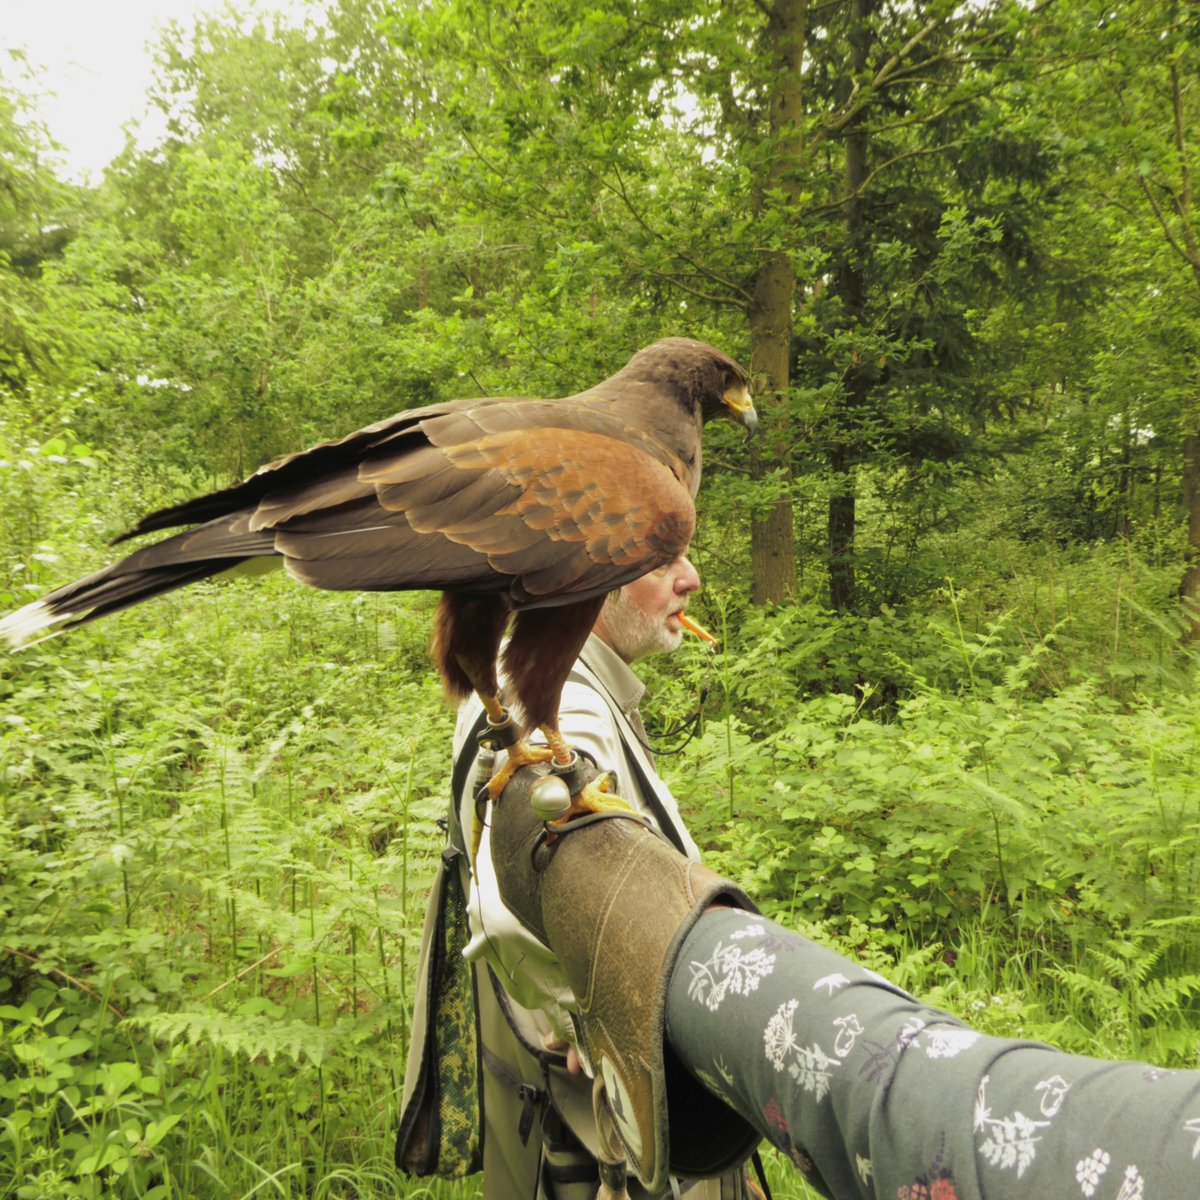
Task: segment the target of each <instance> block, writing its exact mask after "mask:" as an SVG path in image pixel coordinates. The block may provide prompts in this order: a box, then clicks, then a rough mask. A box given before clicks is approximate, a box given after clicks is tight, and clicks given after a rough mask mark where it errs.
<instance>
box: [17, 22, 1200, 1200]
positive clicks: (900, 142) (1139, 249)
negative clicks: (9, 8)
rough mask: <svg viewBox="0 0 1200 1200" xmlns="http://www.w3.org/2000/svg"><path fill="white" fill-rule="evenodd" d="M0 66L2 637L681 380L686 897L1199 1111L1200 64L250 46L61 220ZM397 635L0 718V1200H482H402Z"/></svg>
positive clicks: (426, 681)
mask: <svg viewBox="0 0 1200 1200" xmlns="http://www.w3.org/2000/svg"><path fill="white" fill-rule="evenodd" d="M0 68H2V70H3V72H4V75H3V82H2V84H0V608H4V609H7V608H10V607H14V606H17V605H19V604H21V603H23V602H25V601H27V600H28V599H30V598H32V597H34V596H37V595H38V594H40V593H41V592H43V591H44V590H46V589H47V588H49V587H51V586H53V585H55V584H58V583H61V582H63V581H65V580H68V579H70V578H73V577H74V576H76V575H79V574H82V573H85V572H87V571H90V570H92V569H94V568H95V567H96V566H97V565H99V564H100V563H101V562H103V561H105V559H106V556H107V555H108V554H109V553H110V552H109V551H108V550H106V548H105V543H106V541H107V540H108V539H109V538H111V537H112V536H114V535H115V534H117V533H118V532H120V531H121V530H123V529H124V528H127V527H128V526H129V525H130V524H131V523H132V521H133V520H134V519H135V518H136V517H137V516H138V515H140V514H141V513H143V512H144V511H146V510H148V509H150V508H153V507H156V506H160V505H163V504H165V503H169V502H171V501H173V500H175V499H178V498H180V497H181V496H183V495H186V494H189V493H193V492H195V491H197V490H200V489H204V488H207V487H210V486H214V485H220V484H223V483H226V482H228V481H230V480H232V479H234V478H235V477H238V476H240V475H242V474H244V473H246V472H248V471H249V470H251V469H253V468H254V467H255V466H257V465H258V464H259V463H260V462H262V461H264V460H266V459H267V458H269V457H271V456H274V455H278V454H281V453H285V452H287V451H290V450H294V449H297V448H300V447H302V446H305V445H307V444H309V443H311V442H313V441H317V440H323V439H326V438H330V437H334V436H338V435H340V434H342V433H344V432H347V431H349V430H351V429H353V428H356V427H357V426H359V425H361V424H364V423H366V422H368V421H372V420H375V419H378V418H380V417H382V416H385V415H387V414H389V413H391V412H394V411H396V410H398V409H400V408H404V407H410V406H414V405H417V404H422V403H426V402H429V401H431V400H436V399H442V398H450V397H457V396H466V395H487V394H497V393H500V394H505V393H507V394H531V395H558V394H567V393H570V392H573V391H576V390H578V389H579V388H582V387H584V386H587V385H589V384H591V383H593V382H595V381H597V380H598V379H600V378H603V377H604V376H605V375H606V374H608V373H610V372H611V371H612V370H614V369H615V368H617V367H618V366H620V365H621V364H622V363H623V362H624V361H625V360H626V359H627V358H628V356H629V355H630V354H631V353H632V351H633V350H634V349H636V348H638V347H640V346H642V345H645V344H648V343H649V342H651V341H654V340H655V339H656V338H658V337H661V336H664V335H673V334H685V335H690V336H694V337H699V338H702V339H704V340H708V341H711V342H714V343H716V344H717V345H719V346H721V347H722V348H723V349H725V350H727V351H728V352H730V353H731V354H733V355H734V356H735V357H737V358H739V359H740V360H742V361H743V362H744V363H746V364H748V365H749V367H750V368H751V370H752V372H753V374H754V379H755V392H756V398H757V400H758V403H759V407H760V411H761V414H762V426H763V427H762V430H761V432H760V436H759V438H758V439H757V440H756V441H755V443H753V445H752V447H751V448H749V449H748V448H746V447H744V446H743V445H742V444H741V442H740V441H739V440H738V439H737V438H736V437H735V436H732V435H730V434H728V433H726V432H725V431H722V430H720V429H717V428H715V427H714V428H713V429H711V430H710V433H709V444H708V450H707V452H706V454H707V459H706V476H705V482H704V487H703V490H702V493H701V497H700V502H699V508H700V526H699V532H698V535H697V540H696V544H695V549H694V555H693V557H694V558H695V560H696V562H697V564H698V565H699V567H700V569H701V571H702V572H703V574H704V577H705V582H706V586H705V591H704V592H703V593H702V595H701V597H700V598H699V599H698V601H697V603H696V605H695V611H697V613H698V615H699V616H700V617H701V619H705V620H706V621H707V623H709V624H710V625H712V626H713V627H715V628H716V629H717V631H718V632H719V633H720V635H721V640H722V645H723V650H722V652H721V653H720V654H718V655H709V654H707V653H706V652H705V651H703V650H702V649H700V648H699V646H692V647H689V648H686V649H685V650H683V651H681V652H680V654H679V655H677V656H676V657H675V658H674V659H672V660H671V662H670V664H665V663H664V664H660V665H658V666H657V667H652V668H651V669H650V673H651V675H652V678H651V695H652V704H651V711H649V712H648V713H647V716H648V717H649V718H650V723H651V725H652V727H653V730H654V731H655V737H656V740H657V742H658V744H659V745H660V747H661V748H662V749H663V750H664V751H669V750H672V749H674V750H677V752H676V753H663V754H662V756H661V758H660V763H661V765H662V768H663V770H664V774H665V775H666V776H667V778H668V780H669V781H670V783H671V785H672V787H673V789H674V791H675V792H676V794H677V795H678V796H679V798H680V800H681V803H682V807H683V809H684V811H685V813H686V815H687V818H688V820H689V822H690V824H691V827H692V829H693V831H694V832H695V834H696V836H697V839H698V841H699V842H700V843H701V844H702V846H703V847H704V848H705V853H706V856H707V858H708V860H709V861H710V862H711V863H712V864H713V865H714V866H715V867H717V868H718V869H720V870H723V871H725V872H727V873H728V874H730V875H731V876H733V877H734V878H736V879H737V880H739V881H740V882H741V883H742V884H743V885H744V886H745V887H747V888H748V890H749V891H750V892H751V893H752V894H753V895H754V896H756V897H757V898H758V900H759V901H760V902H761V903H762V905H763V906H764V908H765V909H766V910H767V911H768V912H769V913H771V914H772V915H773V916H776V917H778V918H779V919H781V920H783V921H785V922H787V923H789V924H791V925H793V926H796V927H798V928H802V929H805V930H809V931H811V932H813V933H815V934H816V935H817V936H820V937H822V938H824V939H825V940H827V941H829V942H831V943H833V944H835V945H837V946H839V947H840V948H842V949H844V950H846V951H847V952H849V953H851V954H853V955H855V956H856V957H858V958H859V959H860V960H862V961H864V962H866V963H868V964H870V965H872V966H874V967H876V968H878V969H879V970H882V971H885V972H886V973H887V974H889V975H890V976H891V977H892V978H893V979H896V980H897V981H898V982H900V983H901V984H903V985H905V986H907V987H910V988H912V989H915V990H917V991H919V992H920V993H922V994H923V995H925V996H927V997H929V998H930V999H931V1000H932V1001H933V1002H934V1003H935V1004H938V1005H941V1006H943V1007H946V1008H948V1009H950V1010H952V1011H955V1012H958V1013H961V1014H963V1015H965V1016H966V1017H967V1018H968V1019H969V1020H971V1021H972V1022H973V1023H974V1024H976V1025H977V1026H978V1027H980V1028H982V1029H984V1030H986V1031H988V1032H993V1033H998V1034H1004V1035H1021V1036H1029V1037H1037V1038H1044V1039H1046V1040H1049V1041H1053V1042H1055V1043H1057V1044H1059V1045H1062V1046H1064V1047H1066V1048H1067V1049H1070V1050H1073V1051H1079V1052H1086V1053H1092V1054H1100V1055H1110V1056H1133V1057H1140V1058H1144V1059H1148V1060H1150V1061H1153V1062H1155V1063H1158V1064H1160V1065H1164V1066H1191V1067H1198V1066H1200V1026H1198V1022H1197V1017H1198V1016H1200V1001H1198V999H1197V997H1198V993H1200V937H1198V930H1197V922H1198V921H1200V918H1198V917H1197V914H1196V912H1195V904H1194V901H1195V897H1196V894H1197V883H1198V872H1200V823H1198V822H1200V789H1198V788H1197V786H1196V771H1197V761H1198V752H1200V699H1198V698H1197V694H1196V669H1197V661H1196V649H1195V647H1196V645H1197V637H1196V635H1197V632H1198V631H1200V622H1198V620H1197V612H1198V609H1197V605H1196V598H1197V592H1198V591H1200V451H1198V447H1200V440H1198V439H1200V213H1198V212H1197V209H1196V180H1197V171H1198V169H1200V162H1198V161H1197V155H1198V151H1197V148H1196V147H1197V146H1198V145H1200V9H1197V7H1196V6H1194V5H1191V4H1187V3H1174V2H1171V0H1141V2H1139V3H1137V4H1119V3H1098V2H1093V0H1056V2H1055V0H1025V2H1010V0H975V2H973V3H968V4H958V3H946V2H943V0H935V2H933V3H925V4H917V5H914V4H910V3H893V2H890V0H728V2H726V3H717V2H716V0H611V2H610V3H607V4H605V5H603V6H599V5H592V4H590V3H586V2H580V0H575V2H572V3H564V2H562V0H524V2H520V3H517V2H514V3H511V4H507V5H496V4H495V3H488V2H485V0H423V2H421V3H417V2H415V0H414V2H412V3H394V4H388V3H385V2H384V0H342V2H341V3H339V4H337V5H335V6H332V7H330V8H329V9H328V11H327V12H325V13H324V15H323V16H321V17H314V19H313V20H311V21H310V22H309V23H308V24H307V25H305V26H303V27H301V28H297V27H294V26H292V25H290V24H288V23H286V22H283V21H280V20H278V19H276V18H273V17H271V16H269V15H264V14H262V13H258V14H255V13H250V14H247V13H246V12H245V11H243V10H241V9H239V10H237V11H234V10H232V9H230V10H227V11H226V12H225V13H224V14H223V15H220V16H216V17H211V18H204V19H202V20H201V21H199V23H197V24H196V25H195V26H194V27H189V28H184V27H180V26H171V27H169V28H168V29H167V30H166V32H165V34H164V35H163V37H162V40H161V44H160V46H159V49H158V53H157V74H156V80H155V83H154V86H153V90H152V93H151V99H152V101H153V103H154V104H155V105H157V106H158V107H159V108H161V110H162V111H163V112H164V113H165V114H166V117H167V130H168V132H167V134H166V136H165V137H164V138H163V139H162V140H161V142H160V143H158V144H155V145H153V146H150V147H144V148H139V147H138V146H137V145H136V144H134V143H133V142H132V141H131V142H130V143H129V145H128V146H127V148H126V150H125V152H124V153H123V154H121V155H120V156H119V157H118V158H117V159H116V160H115V161H114V162H113V163H112V164H111V166H110V167H109V168H108V170H107V171H106V172H105V174H104V177H103V180H102V182H100V183H99V184H98V185H97V186H94V187H79V186H73V185H69V184H67V183H65V182H64V181H63V179H62V178H61V177H60V176H59V175H58V174H57V173H56V167H55V161H56V160H55V158H54V152H53V147H52V146H51V145H49V144H48V140H47V137H46V135H45V133H44V131H43V130H42V128H41V126H40V125H39V123H38V119H37V112H36V109H34V108H32V107H31V105H30V102H29V101H28V100H26V99H25V97H26V95H27V94H28V93H29V91H30V87H31V83H32V84H33V85H36V81H35V80H34V81H31V80H30V79H29V77H28V73H27V68H26V67H25V65H24V64H23V62H22V61H21V60H20V58H13V59H11V60H10V61H6V62H4V63H3V64H0ZM430 612H431V600H430V598H429V597H425V596H421V595H416V596H410V597H403V596H401V597H397V596H378V595H348V596H340V595H329V594H318V593H315V592H312V591H310V590H307V589H302V588H297V587H294V586H290V585H289V584H288V583H287V581H286V580H285V579H281V578H279V577H277V576H272V577H269V578H265V579H263V580H261V581H254V582H241V583H220V582H218V583H211V584H202V585H198V586H196V587H193V588H189V589H187V590H186V591H185V592H183V593H180V594H178V595H176V596H172V597H169V598H166V599H164V600H161V601H157V602H155V603H154V604H153V605H149V606H147V607H146V608H145V609H136V610H132V611H130V612H128V613H125V614H122V615H121V616H119V617H117V618H114V619H112V620H108V621H105V622H101V623H99V624H98V625H97V626H92V627H89V628H88V629H86V630H82V631H79V632H77V633H75V634H72V635H70V636H68V637H66V638H63V639H59V640H56V641H52V642H49V643H46V644H43V645H40V646H38V647H37V648H35V649H33V650H30V651H27V652H25V653H23V654H21V655H18V656H15V657H12V658H10V659H6V660H5V661H4V663H3V664H0V698H2V700H3V716H2V723H0V781H2V782H0V806H2V814H3V815H2V818H0V864H2V866H0V1031H2V1032H0V1195H2V1196H5V1197H7V1196H17V1197H22V1198H25V1200H32V1198H37V1197H46V1198H49V1197H61V1196H88V1197H92V1196H106V1197H107V1196H120V1197H126V1196H128V1197H144V1198H146V1200H152V1198H159V1197H177V1196H178V1197H185V1196H204V1197H208V1196H213V1197H217V1196H222V1197H223V1196H237V1197H249V1196H252V1195H260V1194H261V1195H263V1196H295V1197H301V1196H305V1197H309V1196H312V1197H325V1196H397V1195H400V1196H436V1197H455V1198H457V1197H466V1196H470V1195H473V1194H474V1193H475V1190H476V1189H475V1182H473V1181H467V1182H466V1183H463V1184H435V1185H434V1186H432V1187H427V1186H426V1185H424V1184H420V1185H418V1184H413V1183H410V1182H406V1181H403V1180H401V1179H400V1178H399V1177H398V1176H397V1175H396V1174H395V1172H394V1170H393V1169H392V1166H391V1139H392V1136H393V1132H394V1128H395V1124H396V1117H397V1112H396V1108H397V1098H398V1089H399V1086H400V1082H401V1075H402V1070H403V1062H404V1056H405V1051H406V1045H407V1034H408V1017H409V1011H410V1007H411V987H412V975H413V970H414V966H415V958H416V953H417V947H418V941H419V930H420V922H421V916H422V912H423V903H424V893H425V889H426V888H427V885H428V882H429V879H430V877H431V873H432V869H433V864H434V863H435V861H436V857H437V855H438V853H439V850H440V845H441V838H442V834H441V832H440V830H439V828H438V826H437V824H436V822H437V819H438V818H439V817H440V816H441V815H442V813H443V812H444V809H445V803H446V776H447V774H448V769H449V765H450V764H449V760H448V751H447V747H448V744H449V731H450V726H451V720H452V717H451V714H450V713H449V711H448V710H447V709H446V707H445V706H444V704H443V702H442V700H441V698H440V695H439V690H438V686H437V684H436V681H435V679H434V677H433V673H432V671H431V669H430V667H429V664H428V661H427V658H426V650H425V645H426V641H427V638H428V633H429V624H430V621H429V618H430ZM698 706H701V707H702V710H703V711H702V719H701V720H700V722H699V725H698V728H697V731H696V735H695V736H694V737H693V738H691V740H690V741H686V744H682V745H680V743H683V742H684V741H685V737H684V736H683V735H678V734H675V733H672V731H673V730H676V729H678V728H679V727H680V726H681V725H686V724H687V722H688V720H689V718H690V717H691V715H692V714H693V713H695V712H696V710H697V707H698ZM772 1174H773V1177H774V1178H775V1181H776V1185H777V1188H778V1192H777V1194H780V1195H783V1196H798V1195H803V1194H807V1193H805V1192H804V1190H803V1186H802V1184H800V1183H799V1182H797V1180H796V1178H795V1176H794V1175H791V1174H789V1173H788V1172H787V1171H786V1170H784V1169H783V1167H782V1166H780V1165H779V1164H776V1165H775V1166H774V1167H773V1168H772Z"/></svg>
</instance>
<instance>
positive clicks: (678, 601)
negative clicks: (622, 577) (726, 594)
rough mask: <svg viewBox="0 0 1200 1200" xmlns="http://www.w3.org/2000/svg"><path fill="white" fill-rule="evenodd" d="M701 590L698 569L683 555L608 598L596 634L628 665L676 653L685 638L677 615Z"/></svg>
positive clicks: (597, 622) (598, 621)
mask: <svg viewBox="0 0 1200 1200" xmlns="http://www.w3.org/2000/svg"><path fill="white" fill-rule="evenodd" d="M699 587H700V575H699V574H698V572H697V571H696V568H695V567H693V566H692V564H691V563H690V562H689V561H688V560H687V559H686V558H684V557H682V556H681V557H679V558H677V559H675V560H673V561H672V562H669V563H667V565H666V566H664V567H659V568H658V570H657V571H651V572H650V574H649V575H643V576H642V577H641V579H637V580H635V581H634V582H633V583H627V584H626V585H625V586H624V587H623V588H621V590H620V591H618V592H614V593H613V594H612V595H611V596H609V598H608V599H607V600H606V601H605V603H604V608H603V610H602V611H601V613H600V617H599V619H598V620H597V621H596V633H597V635H598V636H599V637H600V639H601V640H602V641H605V642H607V643H608V644H609V645H610V646H611V647H612V648H613V649H614V650H615V651H616V652H617V653H618V654H619V655H620V656H621V657H622V658H623V659H624V660H625V661H626V662H627V663H628V662H635V661H636V660H637V659H639V658H645V657H646V655H647V654H656V653H658V652H659V651H661V650H674V649H675V648H676V647H677V646H678V645H679V641H680V639H681V638H682V637H683V626H681V625H680V624H679V619H678V614H679V613H681V612H682V611H683V610H684V609H685V608H687V603H688V597H689V596H691V594H692V593H693V592H694V591H696V590H697V589H698V588H699Z"/></svg>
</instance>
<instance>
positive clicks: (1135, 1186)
mask: <svg viewBox="0 0 1200 1200" xmlns="http://www.w3.org/2000/svg"><path fill="white" fill-rule="evenodd" d="M1145 1192H1146V1181H1145V1180H1144V1179H1143V1178H1142V1173H1141V1171H1139V1170H1138V1169H1137V1167H1135V1166H1134V1165H1133V1164H1132V1163H1131V1164H1130V1165H1129V1166H1127V1167H1126V1168H1125V1178H1124V1179H1123V1180H1122V1181H1121V1190H1120V1191H1119V1192H1118V1193H1117V1200H1143V1197H1144V1196H1145Z"/></svg>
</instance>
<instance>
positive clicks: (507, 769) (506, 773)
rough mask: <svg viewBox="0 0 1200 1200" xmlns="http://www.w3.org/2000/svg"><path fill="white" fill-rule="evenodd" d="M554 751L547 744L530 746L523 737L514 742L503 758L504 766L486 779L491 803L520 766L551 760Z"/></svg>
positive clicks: (494, 801)
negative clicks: (506, 755)
mask: <svg viewBox="0 0 1200 1200" xmlns="http://www.w3.org/2000/svg"><path fill="white" fill-rule="evenodd" d="M553 760H554V751H553V750H551V749H550V747H549V746H531V745H530V744H529V743H528V742H527V741H525V740H524V739H523V738H522V739H521V740H520V741H517V742H514V743H513V745H512V748H511V749H510V750H509V752H508V757H507V758H506V759H505V760H504V766H502V767H501V768H500V770H498V771H497V772H496V773H495V775H493V776H492V777H491V779H489V780H488V783H487V789H488V798H489V799H490V800H491V802H492V803H493V804H495V803H496V801H497V800H499V799H500V794H501V793H502V792H503V791H504V789H505V788H506V787H508V785H509V782H510V781H511V780H512V777H513V776H514V775H515V774H516V773H517V772H518V771H519V770H520V769H521V768H522V767H531V766H533V765H534V764H535V763H544V762H552V761H553Z"/></svg>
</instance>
